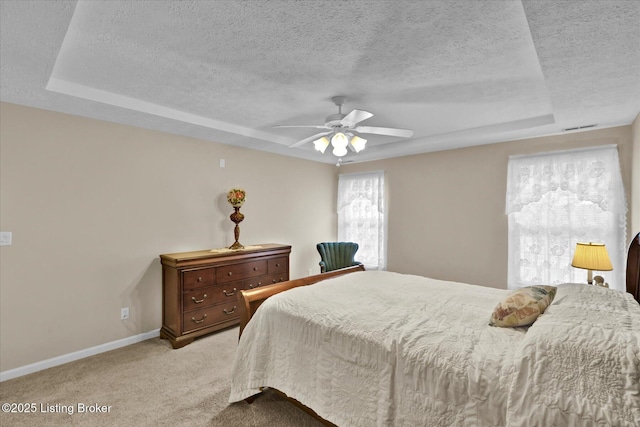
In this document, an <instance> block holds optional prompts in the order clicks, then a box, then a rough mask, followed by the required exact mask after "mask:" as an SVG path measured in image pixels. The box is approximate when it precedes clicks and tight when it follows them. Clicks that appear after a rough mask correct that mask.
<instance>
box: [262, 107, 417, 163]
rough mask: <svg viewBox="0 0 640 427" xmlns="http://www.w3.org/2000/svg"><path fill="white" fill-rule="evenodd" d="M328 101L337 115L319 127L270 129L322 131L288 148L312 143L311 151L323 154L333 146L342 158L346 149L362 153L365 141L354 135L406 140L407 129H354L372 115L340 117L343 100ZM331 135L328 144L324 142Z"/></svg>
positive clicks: (409, 132)
mask: <svg viewBox="0 0 640 427" xmlns="http://www.w3.org/2000/svg"><path fill="white" fill-rule="evenodd" d="M331 100H332V101H333V102H334V104H336V106H337V107H338V114H331V115H330V116H327V118H326V119H325V123H324V124H323V125H278V126H274V128H315V129H326V130H325V131H323V132H320V133H317V134H315V135H312V136H310V137H308V138H305V139H302V140H300V141H298V142H296V143H295V144H292V145H290V146H289V148H293V147H299V146H301V145H304V144H306V143H307V142H311V141H313V143H314V146H315V149H316V150H318V151H320V152H322V153H324V151H325V150H326V149H327V147H328V146H329V142H331V145H332V146H333V154H334V155H335V156H337V157H342V156H344V155H346V154H347V147H349V149H351V150H352V151H355V152H356V153H357V152H360V151H361V150H363V149H364V147H365V144H366V143H367V140H366V139H364V138H361V137H359V136H358V135H356V134H372V135H388V136H397V137H400V138H410V137H411V136H413V131H412V130H410V129H398V128H384V127H375V126H357V125H358V123H360V122H362V121H364V120H366V119H368V118H371V117H373V114H372V113H370V112H368V111H364V110H357V109H355V110H352V111H351V112H350V113H349V114H342V106H343V105H344V101H345V100H346V97H345V96H334V97H333V98H331ZM330 134H331V141H329V138H327V136H328V135H330Z"/></svg>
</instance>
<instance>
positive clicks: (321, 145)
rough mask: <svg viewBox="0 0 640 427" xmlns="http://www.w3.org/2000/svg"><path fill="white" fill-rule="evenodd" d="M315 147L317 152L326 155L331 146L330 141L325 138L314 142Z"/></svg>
mask: <svg viewBox="0 0 640 427" xmlns="http://www.w3.org/2000/svg"><path fill="white" fill-rule="evenodd" d="M313 145H314V147H315V149H316V150H318V151H319V152H321V153H323V154H324V151H325V150H326V149H327V147H328V146H329V140H328V139H327V137H326V136H323V137H322V138H320V139H316V140H315V141H313Z"/></svg>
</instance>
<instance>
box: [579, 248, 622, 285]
mask: <svg viewBox="0 0 640 427" xmlns="http://www.w3.org/2000/svg"><path fill="white" fill-rule="evenodd" d="M571 266H572V267H576V268H584V269H585V270H587V271H588V273H587V283H589V284H590V285H593V270H597V271H610V270H613V266H612V265H611V260H610V259H609V254H608V253H607V248H606V247H605V246H604V243H591V242H589V243H580V242H578V243H577V244H576V251H575V253H574V254H573V261H572V262H571Z"/></svg>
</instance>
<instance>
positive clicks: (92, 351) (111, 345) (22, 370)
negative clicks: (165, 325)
mask: <svg viewBox="0 0 640 427" xmlns="http://www.w3.org/2000/svg"><path fill="white" fill-rule="evenodd" d="M159 333H160V329H154V330H153V331H149V332H145V333H142V334H138V335H134V336H132V337H127V338H123V339H121V340H116V341H111V342H108V343H105V344H100V345H97V346H95V347H89V348H86V349H84V350H80V351H74V352H73V353H68V354H63V355H62V356H57V357H54V358H51V359H47V360H43V361H41V362H36V363H31V364H30V365H25V366H21V367H19V368H15V369H9V370H8V371H2V372H0V382H2V381H6V380H10V379H12V378H17V377H21V376H23V375H27V374H32V373H34V372H38V371H42V370H43V369H47V368H53V367H54V366H58V365H63V364H65V363H69V362H73V361H74V360H79V359H84V358H85V357H89V356H93V355H96V354H99V353H104V352H105V351H110V350H115V349H116V348H120V347H125V346H127V345H131V344H135V343H137V342H140V341H145V340H148V339H151V338H156V337H157V336H158V335H159Z"/></svg>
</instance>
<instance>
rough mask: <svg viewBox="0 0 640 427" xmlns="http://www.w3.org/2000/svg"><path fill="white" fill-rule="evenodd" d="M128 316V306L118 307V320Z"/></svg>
mask: <svg viewBox="0 0 640 427" xmlns="http://www.w3.org/2000/svg"><path fill="white" fill-rule="evenodd" d="M128 318H129V307H124V308H121V309H120V320H127V319H128Z"/></svg>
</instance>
